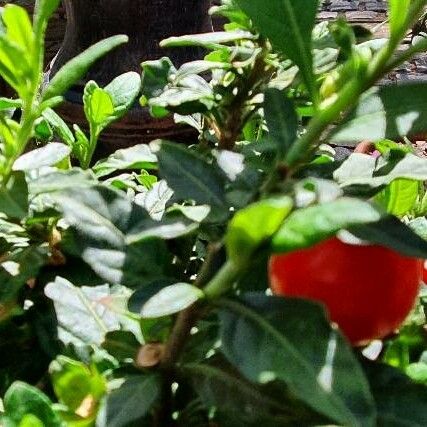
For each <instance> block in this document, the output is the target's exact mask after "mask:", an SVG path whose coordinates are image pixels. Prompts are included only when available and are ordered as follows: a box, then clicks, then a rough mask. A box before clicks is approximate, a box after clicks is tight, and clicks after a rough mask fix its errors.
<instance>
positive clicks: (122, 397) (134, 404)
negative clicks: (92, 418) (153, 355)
mask: <svg viewBox="0 0 427 427" xmlns="http://www.w3.org/2000/svg"><path fill="white" fill-rule="evenodd" d="M160 390H161V379H160V377H159V376H157V375H153V374H151V375H139V376H134V377H129V378H127V379H126V380H125V382H124V383H123V384H122V386H121V387H120V388H118V389H116V390H114V391H113V392H111V393H110V394H109V395H108V396H107V398H106V399H105V402H104V404H103V407H102V408H101V411H100V413H99V415H98V419H97V423H96V425H97V426H98V427H127V426H128V425H130V424H131V423H132V422H137V421H139V423H138V425H139V426H141V427H142V426H144V425H145V423H144V424H143V423H142V418H143V417H145V416H146V415H147V414H148V413H149V411H150V409H151V407H152V405H153V404H154V402H156V400H157V399H158V398H159V397H160ZM148 425H149V424H147V426H148Z"/></svg>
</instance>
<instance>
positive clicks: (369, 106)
mask: <svg viewBox="0 0 427 427" xmlns="http://www.w3.org/2000/svg"><path fill="white" fill-rule="evenodd" d="M426 130H427V84H426V83H411V84H398V85H387V86H380V87H376V88H373V89H371V90H369V91H368V92H366V93H365V94H364V95H363V96H362V97H361V98H360V100H359V101H358V102H357V105H356V107H355V108H354V109H353V110H352V111H351V112H350V114H349V115H348V116H347V117H345V118H344V119H343V120H341V121H340V124H339V125H338V126H337V128H336V129H335V130H334V131H333V133H332V135H331V138H330V142H332V143H335V144H339V145H356V144H357V143H359V142H360V141H362V140H365V139H366V140H369V141H377V140H380V139H398V138H401V137H402V136H407V135H416V134H420V133H423V132H425V131H426Z"/></svg>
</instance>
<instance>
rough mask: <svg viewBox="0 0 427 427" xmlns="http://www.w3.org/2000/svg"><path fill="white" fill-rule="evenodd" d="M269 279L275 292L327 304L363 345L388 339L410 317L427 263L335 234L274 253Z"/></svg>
mask: <svg viewBox="0 0 427 427" xmlns="http://www.w3.org/2000/svg"><path fill="white" fill-rule="evenodd" d="M269 277H270V287H271V289H272V290H273V293H274V294H276V295H284V296H290V297H301V298H306V299H311V300H315V301H319V302H322V303H323V304H324V305H325V306H326V308H327V309H328V311H329V315H330V318H331V320H332V321H334V322H336V323H337V324H338V325H339V326H340V328H341V330H342V331H343V332H344V334H345V335H346V336H347V337H348V339H349V340H350V341H351V342H352V343H353V344H362V343H366V342H369V341H370V340H373V339H379V338H384V337H385V336H387V335H389V334H391V333H392V332H393V331H395V330H396V329H397V328H398V327H399V326H400V325H401V324H402V322H403V321H404V320H405V318H406V317H407V315H408V314H409V312H410V311H411V309H412V308H413V306H414V304H415V301H416V298H417V296H418V291H419V286H420V282H421V277H422V262H421V261H420V260H418V259H415V258H408V257H405V256H402V255H400V254H398V253H397V252H395V251H393V250H391V249H388V248H384V247H382V246H377V245H352V244H348V243H344V242H342V241H341V240H339V239H337V238H333V239H330V240H327V241H324V242H322V243H320V244H318V245H316V246H313V247H312V248H309V249H304V250H300V251H296V252H293V253H290V254H284V255H276V256H273V257H272V258H271V260H270V270H269ZM303 315H304V314H303V313H302V316H303Z"/></svg>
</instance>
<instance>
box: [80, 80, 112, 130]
mask: <svg viewBox="0 0 427 427" xmlns="http://www.w3.org/2000/svg"><path fill="white" fill-rule="evenodd" d="M83 102H84V107H85V114H86V118H87V120H88V122H89V123H91V125H92V126H93V128H94V129H100V130H101V129H102V128H104V127H105V126H106V124H107V123H108V122H109V120H110V119H111V116H112V115H113V114H114V105H113V100H112V99H111V96H110V95H109V93H108V92H106V91H105V90H104V89H101V88H100V87H98V85H97V84H96V83H95V82H89V83H87V85H86V87H85V92H84V96H83Z"/></svg>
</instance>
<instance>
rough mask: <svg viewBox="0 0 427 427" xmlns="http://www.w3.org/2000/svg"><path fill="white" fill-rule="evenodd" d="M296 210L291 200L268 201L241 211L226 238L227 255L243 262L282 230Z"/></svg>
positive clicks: (277, 199)
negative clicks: (286, 219) (285, 222)
mask: <svg viewBox="0 0 427 427" xmlns="http://www.w3.org/2000/svg"><path fill="white" fill-rule="evenodd" d="M292 208H293V202H292V199H290V198H289V197H282V198H275V199H265V200H262V201H260V202H257V203H254V204H252V205H250V206H249V207H247V208H245V209H243V210H240V211H239V212H237V214H236V215H235V216H234V218H233V219H232V220H231V222H230V223H229V226H228V231H227V234H226V236H225V244H226V248H227V253H228V256H229V257H230V258H231V259H232V260H233V261H235V262H236V263H239V262H244V261H247V260H248V259H249V257H250V256H251V255H252V254H253V253H254V252H255V251H256V250H257V249H259V248H260V247H261V245H262V244H264V243H266V242H267V241H268V240H269V239H270V238H271V237H272V236H273V235H274V234H275V233H276V232H277V230H278V229H279V228H280V226H281V225H282V223H283V221H284V220H285V218H286V217H287V216H288V215H289V214H290V212H291V210H292Z"/></svg>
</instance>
